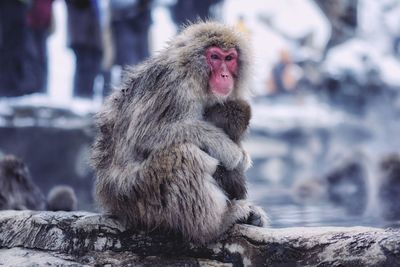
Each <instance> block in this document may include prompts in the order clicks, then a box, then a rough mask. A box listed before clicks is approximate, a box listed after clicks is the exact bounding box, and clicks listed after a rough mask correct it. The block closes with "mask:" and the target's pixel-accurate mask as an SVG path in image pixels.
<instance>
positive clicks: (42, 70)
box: [27, 0, 53, 93]
mask: <svg viewBox="0 0 400 267" xmlns="http://www.w3.org/2000/svg"><path fill="white" fill-rule="evenodd" d="M52 4H53V0H32V3H31V6H30V8H29V10H28V14H27V25H28V44H29V46H28V55H29V58H28V60H31V66H32V74H33V75H32V78H33V79H31V81H30V82H31V83H32V84H35V85H34V87H35V89H36V92H41V93H44V92H46V91H47V74H48V71H47V38H48V36H49V34H50V32H51V26H52Z"/></svg>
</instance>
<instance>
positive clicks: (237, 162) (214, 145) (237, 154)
mask: <svg viewBox="0 0 400 267" xmlns="http://www.w3.org/2000/svg"><path fill="white" fill-rule="evenodd" d="M178 126H179V127H176V128H175V131H174V132H175V134H176V136H178V139H181V140H182V142H185V140H187V141H189V142H192V143H194V144H195V145H197V146H198V147H199V148H201V149H203V150H205V151H206V152H207V153H208V154H209V155H210V156H212V157H213V158H216V159H217V160H219V161H220V162H221V164H222V165H224V166H225V167H226V168H227V169H228V170H232V169H234V168H236V167H237V166H242V165H246V164H247V162H246V161H247V159H248V157H247V155H246V153H245V152H244V151H243V149H242V148H240V147H239V146H238V145H237V144H235V143H234V142H233V141H232V140H231V139H230V138H229V137H228V136H227V135H226V134H225V133H224V132H223V131H222V129H220V128H217V127H215V126H214V125H212V124H211V123H209V122H206V121H201V120H196V121H188V122H186V123H182V124H179V125H178Z"/></svg>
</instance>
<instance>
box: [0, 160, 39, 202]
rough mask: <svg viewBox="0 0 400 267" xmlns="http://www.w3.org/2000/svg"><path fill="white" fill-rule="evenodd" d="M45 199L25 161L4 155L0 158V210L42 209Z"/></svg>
mask: <svg viewBox="0 0 400 267" xmlns="http://www.w3.org/2000/svg"><path fill="white" fill-rule="evenodd" d="M44 207H45V200H44V196H43V194H42V192H41V191H40V189H39V188H38V187H37V186H36V185H35V184H34V183H33V181H32V178H31V175H30V173H29V170H28V168H27V166H26V165H25V163H24V162H23V161H22V160H20V159H18V158H16V157H14V156H12V155H6V156H4V157H3V158H2V159H1V160H0V210H8V209H11V210H26V209H29V210H43V209H44Z"/></svg>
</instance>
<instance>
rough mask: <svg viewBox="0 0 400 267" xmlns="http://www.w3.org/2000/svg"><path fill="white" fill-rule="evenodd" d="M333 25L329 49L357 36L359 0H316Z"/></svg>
mask: <svg viewBox="0 0 400 267" xmlns="http://www.w3.org/2000/svg"><path fill="white" fill-rule="evenodd" d="M315 2H316V3H317V4H318V6H319V7H320V8H321V10H322V12H324V14H325V16H326V17H327V19H328V20H329V22H330V23H331V27H332V34H331V38H330V40H329V42H328V48H330V47H332V46H335V45H338V44H340V43H343V42H345V41H346V40H348V39H350V38H352V37H353V36H354V35H355V34H356V29H357V4H358V0H315Z"/></svg>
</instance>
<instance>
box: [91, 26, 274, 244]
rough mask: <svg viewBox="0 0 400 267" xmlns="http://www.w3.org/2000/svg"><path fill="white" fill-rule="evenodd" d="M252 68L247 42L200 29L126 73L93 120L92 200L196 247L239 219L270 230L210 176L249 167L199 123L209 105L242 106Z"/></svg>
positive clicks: (220, 135) (222, 30) (226, 141)
mask: <svg viewBox="0 0 400 267" xmlns="http://www.w3.org/2000/svg"><path fill="white" fill-rule="evenodd" d="M249 63H250V59H249V56H248V49H247V46H246V43H245V40H244V39H242V38H241V37H240V36H239V35H238V34H237V33H236V32H234V31H233V30H232V29H231V28H229V27H226V26H223V25H221V24H217V23H212V22H206V23H199V24H195V25H191V26H189V27H187V28H186V29H185V30H183V32H182V33H180V34H179V35H178V36H176V37H175V38H174V40H173V41H171V43H170V44H169V45H168V47H166V48H165V50H164V51H162V52H161V53H159V54H158V55H156V56H154V57H152V58H150V59H148V60H147V61H145V62H143V63H142V64H140V65H138V66H136V67H135V68H134V69H131V70H130V71H129V72H127V73H126V76H127V77H126V78H125V82H124V84H123V85H122V86H121V87H122V88H121V90H117V91H115V92H114V93H113V94H112V95H111V96H109V97H108V99H107V100H106V102H105V104H104V106H103V108H102V110H101V111H100V112H99V113H98V115H97V126H98V129H99V133H98V136H97V138H96V141H95V143H94V146H93V151H92V160H93V166H94V169H95V171H96V174H97V179H96V195H97V199H98V201H99V203H100V204H101V205H102V206H103V208H104V209H105V210H106V211H107V212H109V213H111V214H113V215H116V216H117V217H118V218H120V219H121V220H122V221H123V222H125V223H126V225H127V226H131V227H139V228H142V229H145V230H148V231H151V230H154V229H165V230H167V231H172V232H175V233H178V234H180V235H182V236H183V237H184V238H186V239H188V240H190V241H193V242H196V243H200V244H204V243H208V242H211V241H214V240H215V239H217V238H218V237H219V236H220V235H221V234H222V233H224V232H225V231H226V230H228V229H229V228H230V227H231V226H232V225H233V224H235V223H236V222H250V223H253V221H256V222H255V223H254V224H257V225H265V224H266V223H267V217H266V215H265V213H264V211H262V209H260V208H259V207H257V206H254V205H252V204H251V203H249V202H248V201H247V200H245V199H232V200H230V199H229V197H228V196H227V195H226V192H225V191H224V189H223V188H221V187H220V185H219V184H218V183H217V182H216V180H215V179H214V178H213V176H212V175H213V174H214V173H215V171H216V169H217V166H218V165H222V166H224V167H225V168H226V169H227V170H229V171H231V170H233V169H239V170H246V168H247V167H248V166H249V162H250V160H249V157H248V155H247V153H246V152H245V151H244V150H243V149H242V148H241V147H240V146H238V145H237V144H236V143H235V142H234V141H232V140H231V139H230V138H229V137H228V136H227V134H226V133H224V131H223V130H222V129H221V128H218V127H216V126H215V125H213V124H212V123H210V122H208V121H206V120H205V119H204V118H203V114H204V109H205V107H207V106H212V105H214V104H216V103H225V102H227V101H230V100H233V101H235V100H242V99H244V96H245V94H246V89H245V88H246V87H245V85H246V82H247V77H248V70H249V67H248V65H249ZM252 218H256V219H257V220H253V219H252Z"/></svg>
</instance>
